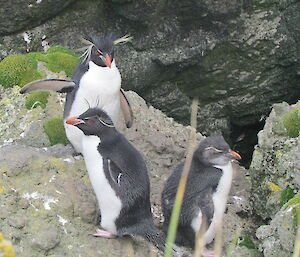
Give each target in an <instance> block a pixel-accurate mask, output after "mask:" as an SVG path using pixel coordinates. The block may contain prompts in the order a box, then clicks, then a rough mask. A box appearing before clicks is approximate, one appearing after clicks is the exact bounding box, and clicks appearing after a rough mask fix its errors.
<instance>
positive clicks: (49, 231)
mask: <svg viewBox="0 0 300 257" xmlns="http://www.w3.org/2000/svg"><path fill="white" fill-rule="evenodd" d="M59 242H60V232H59V230H58V229H57V228H56V227H54V226H51V225H41V226H39V227H38V231H36V234H35V235H34V237H33V239H32V246H33V247H37V248H39V249H41V250H44V251H48V250H50V249H53V248H54V247H56V246H57V245H58V244H59Z"/></svg>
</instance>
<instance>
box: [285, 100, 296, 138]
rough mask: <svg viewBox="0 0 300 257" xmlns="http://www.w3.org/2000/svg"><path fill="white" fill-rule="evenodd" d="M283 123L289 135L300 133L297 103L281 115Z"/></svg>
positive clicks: (294, 135) (293, 135)
mask: <svg viewBox="0 0 300 257" xmlns="http://www.w3.org/2000/svg"><path fill="white" fill-rule="evenodd" d="M283 124H284V126H285V128H286V129H287V133H288V136H289V137H298V136H299V135H300V104H297V105H296V106H295V107H293V108H292V109H291V110H290V111H289V112H288V113H287V114H285V115H284V116H283Z"/></svg>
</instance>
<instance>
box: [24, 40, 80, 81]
mask: <svg viewBox="0 0 300 257" xmlns="http://www.w3.org/2000/svg"><path fill="white" fill-rule="evenodd" d="M29 55H30V56H31V57H32V58H34V59H36V60H37V61H41V62H45V63H46V64H47V68H48V69H49V70H51V71H53V72H60V71H65V72H66V74H67V76H69V77H71V76H72V74H73V71H74V70H75V68H76V66H77V64H78V62H79V56H77V55H75V54H74V53H73V52H72V51H71V50H69V49H67V48H65V47H62V46H53V47H50V48H49V49H48V51H47V52H46V53H44V52H33V53H30V54H29Z"/></svg>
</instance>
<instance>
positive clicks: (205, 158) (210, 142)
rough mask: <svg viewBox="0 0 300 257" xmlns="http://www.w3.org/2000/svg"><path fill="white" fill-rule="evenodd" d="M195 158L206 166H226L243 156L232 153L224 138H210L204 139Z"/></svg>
mask: <svg viewBox="0 0 300 257" xmlns="http://www.w3.org/2000/svg"><path fill="white" fill-rule="evenodd" d="M195 157H196V158H198V160H200V162H201V163H203V164H204V165H206V166H213V165H226V164H228V162H230V161H231V160H233V159H237V160H240V159H241V156H240V155H239V154H238V153H236V152H234V151H232V150H231V149H230V147H229V145H228V144H227V143H226V141H225V139H224V138H223V136H210V137H207V138H205V139H203V140H202V141H201V142H200V144H199V146H198V148H197V149H196V151H195Z"/></svg>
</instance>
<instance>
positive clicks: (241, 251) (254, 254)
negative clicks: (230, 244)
mask: <svg viewBox="0 0 300 257" xmlns="http://www.w3.org/2000/svg"><path fill="white" fill-rule="evenodd" d="M240 256H243V257H261V256H262V254H261V253H260V252H259V251H258V250H256V249H249V248H247V247H245V246H238V247H236V248H235V249H234V252H233V253H232V257H240Z"/></svg>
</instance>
